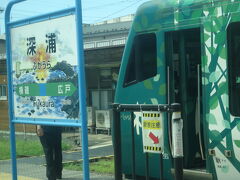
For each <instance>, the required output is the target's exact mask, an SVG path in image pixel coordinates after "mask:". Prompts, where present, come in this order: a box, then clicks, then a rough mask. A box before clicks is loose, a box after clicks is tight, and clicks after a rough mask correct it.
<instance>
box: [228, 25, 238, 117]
mask: <svg viewBox="0 0 240 180" xmlns="http://www.w3.org/2000/svg"><path fill="white" fill-rule="evenodd" d="M227 42H228V76H229V85H228V88H229V109H230V113H231V114H232V115H234V116H240V108H239V107H240V95H239V93H240V68H239V67H240V22H236V23H231V24H229V26H228V29H227Z"/></svg>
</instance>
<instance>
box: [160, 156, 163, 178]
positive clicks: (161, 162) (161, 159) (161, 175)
mask: <svg viewBox="0 0 240 180" xmlns="http://www.w3.org/2000/svg"><path fill="white" fill-rule="evenodd" d="M160 180H163V155H162V153H161V154H160Z"/></svg>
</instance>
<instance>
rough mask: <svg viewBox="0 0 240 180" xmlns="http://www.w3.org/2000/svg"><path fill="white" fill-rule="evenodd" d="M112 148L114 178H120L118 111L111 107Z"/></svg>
mask: <svg viewBox="0 0 240 180" xmlns="http://www.w3.org/2000/svg"><path fill="white" fill-rule="evenodd" d="M112 133H113V150H114V163H115V166H114V167H115V169H114V170H115V180H122V157H121V123H120V112H118V111H117V110H116V109H115V108H113V130H112Z"/></svg>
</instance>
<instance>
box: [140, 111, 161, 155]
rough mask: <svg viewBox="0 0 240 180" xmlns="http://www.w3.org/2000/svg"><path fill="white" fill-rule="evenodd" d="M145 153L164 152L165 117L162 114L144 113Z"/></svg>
mask: <svg viewBox="0 0 240 180" xmlns="http://www.w3.org/2000/svg"><path fill="white" fill-rule="evenodd" d="M142 135H143V151H144V152H150V153H162V151H163V145H164V144H163V117H162V114H161V113H160V112H158V111H157V112H154V111H144V112H142Z"/></svg>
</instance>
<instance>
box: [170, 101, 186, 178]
mask: <svg viewBox="0 0 240 180" xmlns="http://www.w3.org/2000/svg"><path fill="white" fill-rule="evenodd" d="M171 107H172V110H173V115H172V138H173V139H172V143H173V145H172V147H173V158H174V171H175V180H183V138H182V129H183V120H182V119H181V112H180V104H178V103H174V104H171Z"/></svg>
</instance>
